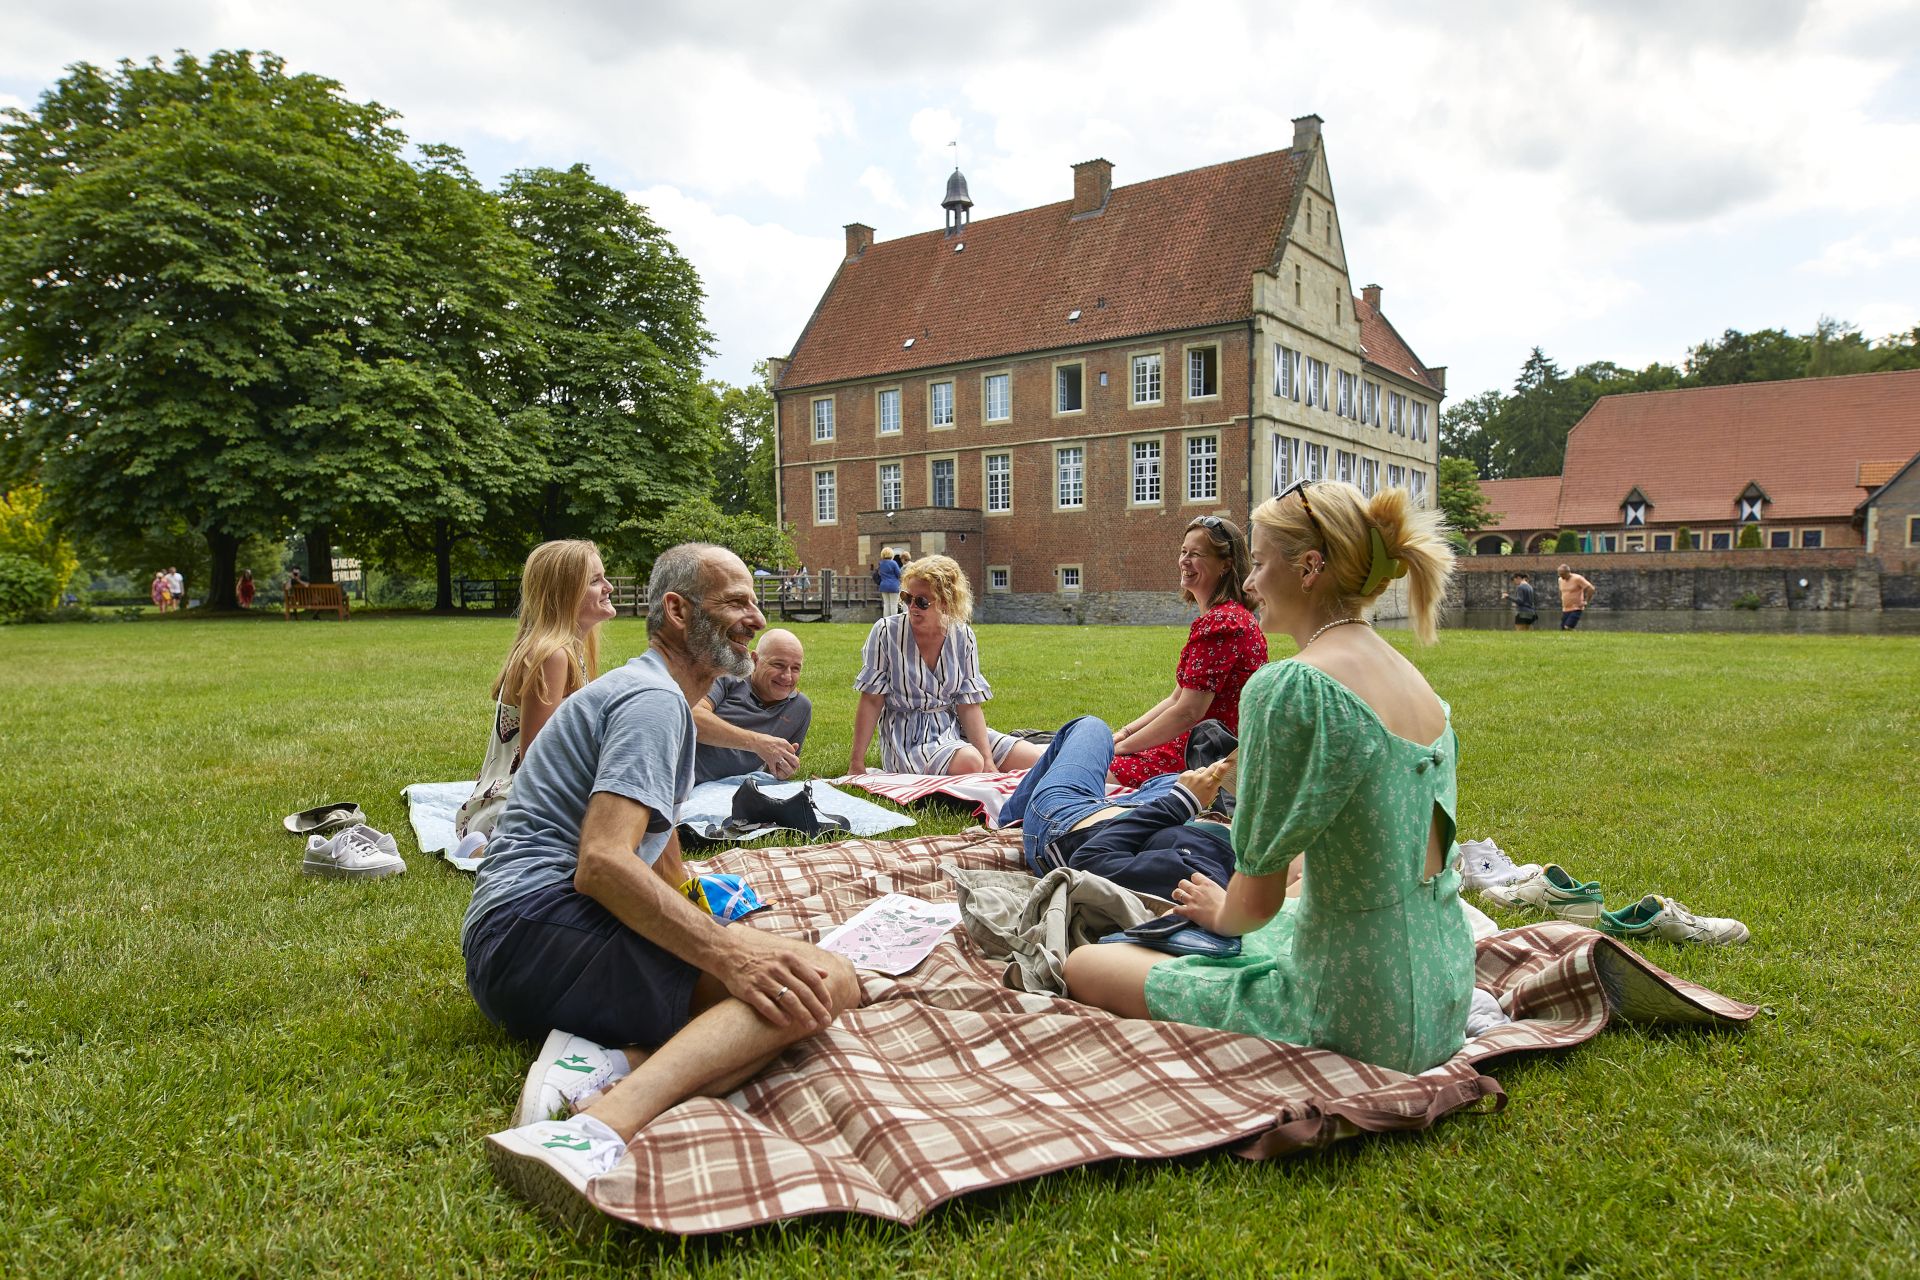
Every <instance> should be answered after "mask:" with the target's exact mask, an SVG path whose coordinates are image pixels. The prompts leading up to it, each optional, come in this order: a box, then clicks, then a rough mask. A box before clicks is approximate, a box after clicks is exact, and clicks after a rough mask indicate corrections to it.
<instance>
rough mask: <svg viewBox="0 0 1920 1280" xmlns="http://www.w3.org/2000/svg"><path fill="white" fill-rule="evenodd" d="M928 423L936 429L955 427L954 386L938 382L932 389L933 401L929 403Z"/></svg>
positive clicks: (949, 383)
mask: <svg viewBox="0 0 1920 1280" xmlns="http://www.w3.org/2000/svg"><path fill="white" fill-rule="evenodd" d="M927 422H928V424H929V425H931V426H935V427H950V426H952V425H953V384H952V383H951V382H936V383H934V384H933V387H932V399H931V400H930V401H929V403H928V413H927Z"/></svg>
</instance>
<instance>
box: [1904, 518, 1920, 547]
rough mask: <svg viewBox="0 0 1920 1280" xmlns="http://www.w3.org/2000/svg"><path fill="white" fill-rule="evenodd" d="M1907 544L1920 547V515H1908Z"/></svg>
mask: <svg viewBox="0 0 1920 1280" xmlns="http://www.w3.org/2000/svg"><path fill="white" fill-rule="evenodd" d="M1907 545H1908V546H1910V547H1920V516H1908V517H1907Z"/></svg>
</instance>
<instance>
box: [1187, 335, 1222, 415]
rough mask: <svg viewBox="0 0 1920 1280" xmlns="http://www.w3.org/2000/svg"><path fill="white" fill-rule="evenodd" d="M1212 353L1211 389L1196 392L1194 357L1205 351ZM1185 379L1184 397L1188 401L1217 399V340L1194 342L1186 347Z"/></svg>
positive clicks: (1218, 396)
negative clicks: (1185, 391) (1194, 384)
mask: <svg viewBox="0 0 1920 1280" xmlns="http://www.w3.org/2000/svg"><path fill="white" fill-rule="evenodd" d="M1209 351H1211V352H1212V353H1213V390H1212V391H1202V392H1198V393H1196V392H1195V391H1194V389H1193V374H1194V357H1196V356H1202V355H1204V354H1205V353H1206V352H1209ZM1186 363H1187V379H1186V389H1187V394H1186V399H1187V401H1188V402H1189V403H1191V402H1193V401H1196V400H1218V399H1219V398H1220V344H1219V343H1217V342H1195V343H1190V344H1188V346H1187V348H1186Z"/></svg>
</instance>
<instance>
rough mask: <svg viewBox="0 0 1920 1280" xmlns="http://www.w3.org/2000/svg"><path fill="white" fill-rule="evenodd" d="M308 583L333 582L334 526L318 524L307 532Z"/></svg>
mask: <svg viewBox="0 0 1920 1280" xmlns="http://www.w3.org/2000/svg"><path fill="white" fill-rule="evenodd" d="M307 581H308V582H332V581H333V526H332V525H330V524H316V525H313V526H311V527H310V528H309V529H308V530H307Z"/></svg>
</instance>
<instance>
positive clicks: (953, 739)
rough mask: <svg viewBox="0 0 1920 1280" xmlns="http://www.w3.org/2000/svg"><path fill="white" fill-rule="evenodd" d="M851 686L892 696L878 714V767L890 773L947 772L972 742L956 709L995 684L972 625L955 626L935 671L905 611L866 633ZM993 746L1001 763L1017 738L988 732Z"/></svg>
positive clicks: (974, 700) (977, 698)
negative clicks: (985, 670) (984, 669)
mask: <svg viewBox="0 0 1920 1280" xmlns="http://www.w3.org/2000/svg"><path fill="white" fill-rule="evenodd" d="M853 687H854V688H856V689H858V690H859V691H860V692H861V693H877V694H879V695H880V696H881V697H883V698H885V699H886V703H885V705H884V706H883V707H882V708H881V711H880V767H881V768H883V769H885V770H886V771H887V772H888V773H942V772H944V771H945V769H946V766H947V761H948V760H950V759H952V757H953V753H954V752H956V751H958V750H959V749H960V748H961V747H964V746H966V745H967V740H966V736H965V735H964V734H963V733H961V731H960V721H959V719H958V718H957V717H956V716H955V715H954V710H953V709H954V708H955V707H956V706H963V705H969V704H973V703H980V702H985V701H986V700H987V699H989V698H991V697H992V696H993V688H992V686H991V685H989V684H988V683H987V681H986V677H984V676H982V675H981V674H980V651H979V647H978V646H977V645H976V644H975V643H974V639H973V628H972V627H970V626H968V625H967V624H966V623H964V622H956V623H954V624H953V626H952V627H951V628H950V629H949V630H948V631H947V639H946V643H945V644H943V645H942V646H941V648H940V660H939V661H938V662H936V663H934V664H933V665H932V666H931V667H930V666H928V665H927V664H926V662H925V661H924V660H923V659H922V658H921V657H920V647H919V646H918V645H916V644H915V643H914V641H913V631H912V629H911V628H910V627H909V626H908V615H907V614H904V613H896V614H894V615H893V616H892V617H890V618H882V619H880V621H878V622H876V623H874V624H873V630H871V631H869V632H867V643H866V647H865V648H864V649H862V650H861V652H860V674H859V675H857V676H855V677H854V680H853ZM987 745H988V747H989V749H990V750H992V752H993V762H994V764H995V765H998V764H999V763H1000V762H1001V761H1003V760H1005V759H1006V758H1007V753H1008V752H1009V751H1011V750H1013V748H1014V746H1015V739H1013V738H1009V737H1008V736H1007V735H1005V734H1003V733H998V732H995V731H994V730H992V729H988V730H987Z"/></svg>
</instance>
